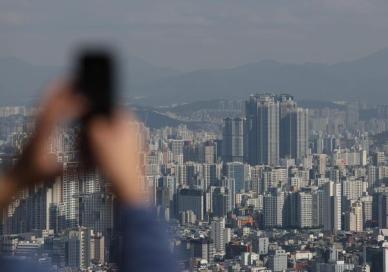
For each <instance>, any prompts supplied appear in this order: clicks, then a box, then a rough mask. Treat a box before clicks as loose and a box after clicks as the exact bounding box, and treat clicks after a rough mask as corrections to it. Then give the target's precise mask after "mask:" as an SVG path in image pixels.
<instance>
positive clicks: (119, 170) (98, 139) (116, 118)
mask: <svg viewBox="0 0 388 272" xmlns="http://www.w3.org/2000/svg"><path fill="white" fill-rule="evenodd" d="M134 121H136V119H135V117H134V116H133V115H131V114H129V113H125V112H116V113H115V114H114V115H113V116H111V117H109V118H108V117H102V116H101V117H100V116H98V117H95V118H94V119H92V120H91V122H90V123H89V127H88V136H89V142H90V150H91V152H92V155H93V156H94V160H95V161H96V163H97V165H98V166H99V167H100V168H101V170H102V171H103V173H104V175H105V176H106V177H107V178H108V180H109V181H111V182H112V184H113V186H114V188H115V190H116V193H117V195H118V196H119V197H120V198H121V200H122V201H124V202H126V203H128V204H134V205H142V204H144V203H145V201H146V195H145V192H144V190H143V188H142V186H141V181H140V177H141V175H142V169H141V164H140V154H139V146H138V143H137V137H138V133H139V131H138V128H137V126H134V125H131V122H134Z"/></svg>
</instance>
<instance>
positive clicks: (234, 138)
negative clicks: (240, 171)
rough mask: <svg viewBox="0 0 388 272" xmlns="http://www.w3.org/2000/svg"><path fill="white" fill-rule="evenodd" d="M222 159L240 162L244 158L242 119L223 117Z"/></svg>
mask: <svg viewBox="0 0 388 272" xmlns="http://www.w3.org/2000/svg"><path fill="white" fill-rule="evenodd" d="M222 159H223V161H224V162H233V161H237V162H242V161H243V159H244V119H243V118H234V119H232V118H225V119H224V128H223V132H222Z"/></svg>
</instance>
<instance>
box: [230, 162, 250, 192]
mask: <svg viewBox="0 0 388 272" xmlns="http://www.w3.org/2000/svg"><path fill="white" fill-rule="evenodd" d="M249 174H250V173H249V165H248V164H244V163H242V162H228V163H227V164H226V165H225V176H227V177H228V178H233V179H234V181H235V190H236V193H240V192H241V191H244V190H245V183H246V182H247V181H248V180H249Z"/></svg>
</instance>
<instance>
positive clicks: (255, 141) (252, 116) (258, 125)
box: [244, 94, 279, 165]
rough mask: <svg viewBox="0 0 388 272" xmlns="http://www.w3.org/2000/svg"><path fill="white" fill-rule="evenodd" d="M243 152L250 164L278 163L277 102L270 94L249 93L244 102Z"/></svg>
mask: <svg viewBox="0 0 388 272" xmlns="http://www.w3.org/2000/svg"><path fill="white" fill-rule="evenodd" d="M245 114H246V126H245V127H246V128H245V131H246V133H245V137H246V138H245V145H244V148H245V154H246V161H247V162H248V163H249V164H251V165H257V164H265V165H278V163H279V102H278V101H277V99H276V97H275V96H274V95H271V94H258V95H251V96H250V98H249V100H248V101H246V103H245Z"/></svg>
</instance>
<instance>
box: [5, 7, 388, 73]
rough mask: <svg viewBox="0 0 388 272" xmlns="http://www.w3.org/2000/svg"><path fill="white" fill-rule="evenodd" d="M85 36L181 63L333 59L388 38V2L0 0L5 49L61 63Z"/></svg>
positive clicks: (166, 61)
mask: <svg viewBox="0 0 388 272" xmlns="http://www.w3.org/2000/svg"><path fill="white" fill-rule="evenodd" d="M88 39H94V40H108V41H112V43H114V44H116V45H117V46H118V47H120V48H121V49H122V50H125V51H126V52H129V53H130V54H132V55H135V56H139V57H142V58H144V59H146V60H148V61H150V62H151V63H154V64H157V65H163V66H170V67H174V68H178V69H183V70H192V69H198V68H214V67H229V66H235V65H239V64H243V63H247V62H254V61H258V60H262V59H275V60H279V61H287V62H298V63H300V62H325V63H332V62H337V61H343V60H350V59H354V58H357V57H360V56H364V55H366V54H368V53H370V52H373V51H375V50H378V49H381V48H384V47H387V46H388V1H387V0H284V1H280V0H279V1H278V0H152V1H150V0H121V1H119V0H110V1H109V0H94V1H93V0H24V1H21V0H0V57H8V56H15V57H18V58H21V59H24V60H28V61H30V62H32V63H35V64H56V65H57V64H60V63H62V62H63V61H64V59H65V56H66V55H67V54H68V53H69V51H70V49H71V48H73V47H74V46H75V45H77V44H78V43H79V42H81V41H84V40H88Z"/></svg>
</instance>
